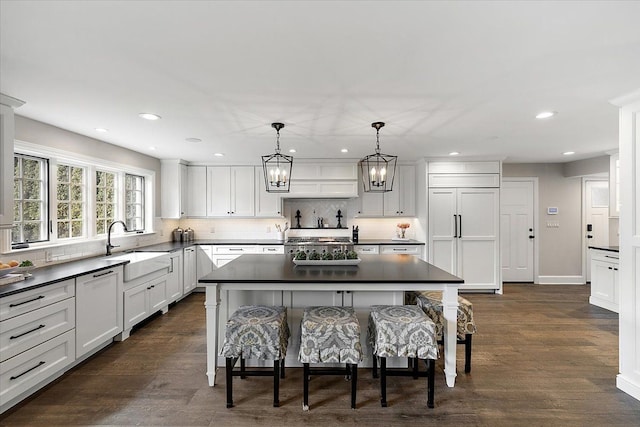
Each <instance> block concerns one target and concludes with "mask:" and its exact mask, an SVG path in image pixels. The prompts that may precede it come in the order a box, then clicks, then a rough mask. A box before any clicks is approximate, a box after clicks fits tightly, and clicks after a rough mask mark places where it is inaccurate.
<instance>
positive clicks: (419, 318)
mask: <svg viewBox="0 0 640 427" xmlns="http://www.w3.org/2000/svg"><path fill="white" fill-rule="evenodd" d="M367 332H368V333H367V335H368V336H367V338H368V341H369V344H371V348H372V349H373V356H374V357H373V377H374V378H377V377H378V366H377V365H378V358H379V359H380V394H381V398H380V404H381V405H382V406H383V407H386V406H387V376H411V377H414V378H418V377H427V406H428V407H429V408H433V406H434V403H433V402H434V394H435V393H434V388H435V387H434V384H435V382H434V377H435V359H437V358H438V343H437V342H436V326H435V324H434V323H433V322H432V321H431V319H429V317H427V315H426V314H424V312H423V311H422V309H421V308H420V307H418V306H416V305H374V306H372V307H371V313H370V314H369V327H368V331H367ZM387 357H408V358H409V360H410V364H409V365H410V368H412V369H411V370H406V369H387ZM419 360H424V362H425V364H426V367H427V370H426V372H425V371H419V370H418V363H419Z"/></svg>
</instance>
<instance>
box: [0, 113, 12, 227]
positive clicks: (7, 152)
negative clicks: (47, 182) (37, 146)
mask: <svg viewBox="0 0 640 427" xmlns="http://www.w3.org/2000/svg"><path fill="white" fill-rule="evenodd" d="M13 121H14V114H13V108H11V107H9V106H7V105H2V104H0V154H1V155H0V228H11V226H12V225H13V137H14V123H13Z"/></svg>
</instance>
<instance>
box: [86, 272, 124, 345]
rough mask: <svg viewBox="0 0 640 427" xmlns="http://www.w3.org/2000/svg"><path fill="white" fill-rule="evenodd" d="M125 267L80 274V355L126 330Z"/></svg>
mask: <svg viewBox="0 0 640 427" xmlns="http://www.w3.org/2000/svg"><path fill="white" fill-rule="evenodd" d="M122 291H123V267H122V266H118V267H113V268H109V269H108V270H103V271H98V272H96V273H92V274H86V275H84V276H80V277H77V278H76V357H77V358H80V357H81V356H83V355H85V354H86V353H88V352H90V351H91V350H93V349H95V348H97V347H99V346H101V345H102V344H104V343H105V342H108V341H110V340H111V339H112V338H113V337H115V336H116V335H117V334H119V333H120V332H122V308H123V307H122V305H123V301H122Z"/></svg>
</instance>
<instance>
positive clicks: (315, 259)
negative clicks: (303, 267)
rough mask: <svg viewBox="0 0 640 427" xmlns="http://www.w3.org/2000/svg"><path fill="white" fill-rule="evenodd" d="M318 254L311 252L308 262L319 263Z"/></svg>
mask: <svg viewBox="0 0 640 427" xmlns="http://www.w3.org/2000/svg"><path fill="white" fill-rule="evenodd" d="M320 258H321V257H320V254H319V253H318V252H316V251H313V252H311V253H310V254H309V260H310V261H320Z"/></svg>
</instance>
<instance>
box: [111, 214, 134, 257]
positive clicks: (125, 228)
mask: <svg viewBox="0 0 640 427" xmlns="http://www.w3.org/2000/svg"><path fill="white" fill-rule="evenodd" d="M117 223H120V224H122V226H123V227H124V231H129V230H127V224H125V223H124V222H123V221H113V222H112V223H111V224H109V231H108V232H107V256H109V255H111V249H112V248H117V247H118V245H112V244H111V229H112V228H113V226H114V225H115V224H117Z"/></svg>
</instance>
